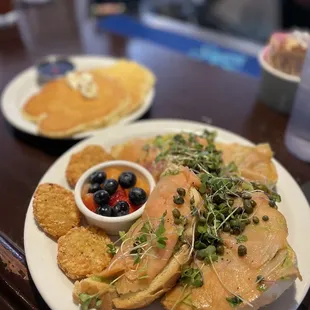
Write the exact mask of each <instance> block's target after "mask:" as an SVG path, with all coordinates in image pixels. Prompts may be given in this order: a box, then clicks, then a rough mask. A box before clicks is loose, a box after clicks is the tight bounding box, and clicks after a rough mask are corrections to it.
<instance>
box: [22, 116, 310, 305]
mask: <svg viewBox="0 0 310 310" xmlns="http://www.w3.org/2000/svg"><path fill="white" fill-rule="evenodd" d="M204 129H209V130H217V132H218V140H219V141H222V142H236V143H240V144H243V145H252V143H251V142H249V141H248V140H246V139H244V138H242V137H240V136H238V135H236V134H233V133H231V132H229V131H226V130H223V129H220V128H216V127H211V126H207V125H205V124H201V123H195V122H189V121H177V120H153V121H141V122H138V123H135V124H130V125H127V126H126V128H123V127H121V126H120V127H118V128H113V129H112V128H110V129H106V130H103V131H102V132H101V133H99V134H98V135H96V136H94V137H92V138H90V139H87V140H84V141H82V142H80V143H78V144H77V145H75V146H74V147H73V148H71V149H70V150H68V151H67V152H66V153H65V154H63V155H62V156H61V157H60V158H59V159H58V160H57V161H56V162H55V163H54V164H53V165H52V166H51V167H50V169H49V170H48V171H47V172H46V174H45V175H44V176H43V178H42V179H41V181H40V183H43V182H55V183H58V184H60V185H62V186H66V187H67V183H66V180H65V174H64V171H65V168H66V166H67V164H68V161H69V159H70V156H71V155H72V154H73V153H75V152H77V151H79V150H81V149H82V148H84V147H85V146H87V145H89V144H100V145H103V146H105V147H106V148H107V149H109V148H110V147H111V146H113V145H115V144H119V143H122V142H125V141H127V140H129V139H132V138H135V137H146V136H155V135H158V134H164V133H169V132H171V133H173V132H180V131H187V132H189V131H190V132H201V131H202V130H204ZM274 163H275V165H276V168H277V171H278V175H279V181H278V184H277V188H278V191H279V194H280V195H281V196H282V202H281V203H280V204H279V210H280V211H281V212H283V214H284V215H285V217H286V220H287V223H288V230H289V237H288V240H289V243H290V244H291V246H292V247H293V248H294V250H295V252H296V254H297V258H298V265H299V269H300V272H301V274H302V276H303V281H302V282H301V281H299V280H296V282H295V284H294V285H293V286H292V287H291V288H290V289H289V290H288V291H286V292H285V293H284V294H283V295H282V296H281V297H280V298H279V299H278V300H277V301H276V302H274V303H273V304H271V305H269V306H267V307H265V308H264V309H266V310H279V309H281V310H295V309H297V308H298V305H299V304H300V303H301V302H302V300H303V298H304V297H305V294H306V293H307V291H308V288H309V285H310V264H309V261H310V243H309V242H307V241H306V240H307V237H308V236H309V235H310V225H309V223H310V209H309V205H308V202H307V200H306V198H305V196H304V195H303V193H302V191H301V189H300V188H299V186H298V185H297V183H296V182H295V180H294V179H293V178H292V176H291V175H290V174H289V173H288V172H287V171H286V170H285V168H284V167H283V166H282V165H281V164H279V163H278V162H277V161H274ZM24 244H25V252H26V258H27V263H28V267H29V270H30V273H31V276H32V278H33V280H34V283H35V284H36V286H37V288H38V290H39V292H40V293H41V295H42V297H43V298H44V299H45V301H46V302H47V304H48V305H49V306H50V308H51V309H52V310H63V309H66V310H77V309H78V307H77V306H76V305H74V304H73V302H72V298H71V295H72V287H73V284H72V282H71V281H70V280H69V279H67V277H66V276H65V275H64V274H63V273H62V272H61V271H60V269H59V268H58V266H57V244H56V243H55V242H54V241H53V240H52V239H50V238H48V237H47V236H46V235H45V234H44V233H43V232H42V231H41V230H40V229H39V228H38V226H37V225H36V223H35V221H34V218H33V210H32V201H31V202H30V204H29V208H28V212H27V216H26V220H25V231H24ZM47 279H48V280H47ZM51 287H53V289H51ZM149 309H151V310H156V309H162V308H161V306H160V305H159V303H158V302H155V303H153V304H152V305H151V306H150V307H149Z"/></svg>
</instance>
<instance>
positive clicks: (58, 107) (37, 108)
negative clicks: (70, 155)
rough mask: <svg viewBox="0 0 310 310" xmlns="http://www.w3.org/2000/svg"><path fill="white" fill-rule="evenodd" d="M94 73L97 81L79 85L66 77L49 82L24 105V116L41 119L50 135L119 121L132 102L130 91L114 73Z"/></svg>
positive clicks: (40, 122)
mask: <svg viewBox="0 0 310 310" xmlns="http://www.w3.org/2000/svg"><path fill="white" fill-rule="evenodd" d="M90 74H91V76H92V79H93V84H87V83H84V84H82V85H81V86H80V88H79V89H76V88H74V87H72V86H70V85H68V81H67V79H66V78H61V79H58V80H55V81H52V82H49V83H47V84H46V85H45V86H44V87H43V88H42V90H41V91H40V92H39V93H38V94H36V95H34V96H33V97H31V98H30V100H29V101H28V102H27V103H26V105H25V106H24V107H23V114H24V116H25V117H26V118H28V119H30V120H32V121H36V122H38V129H39V132H40V133H42V134H44V135H45V136H49V137H65V136H70V135H72V134H75V133H77V132H80V131H83V130H87V129H90V128H96V127H100V126H104V125H106V124H110V123H113V122H115V120H117V119H119V118H120V117H121V115H122V114H123V111H124V110H125V109H127V106H128V105H129V103H130V97H129V94H128V91H127V90H126V89H125V87H124V86H122V83H121V82H119V81H118V80H117V79H115V78H113V77H110V76H107V75H102V74H99V73H96V72H93V71H92V72H91V73H90ZM94 85H96V86H95V90H94ZM94 91H95V92H94ZM91 92H93V93H91ZM89 94H90V95H89Z"/></svg>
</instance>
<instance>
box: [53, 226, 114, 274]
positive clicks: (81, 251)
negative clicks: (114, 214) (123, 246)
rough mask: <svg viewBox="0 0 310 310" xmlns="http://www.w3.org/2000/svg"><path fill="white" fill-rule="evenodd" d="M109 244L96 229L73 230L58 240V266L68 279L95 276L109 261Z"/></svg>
mask: <svg viewBox="0 0 310 310" xmlns="http://www.w3.org/2000/svg"><path fill="white" fill-rule="evenodd" d="M109 243H111V240H110V238H109V237H108V236H107V235H106V233H105V232H104V231H102V230H100V229H98V228H94V227H86V228H85V227H76V228H73V229H71V230H70V231H69V232H68V233H67V234H66V235H65V236H63V237H61V238H59V240H58V255H57V261H58V265H59V267H60V269H62V270H63V272H64V273H65V274H66V275H67V277H69V278H70V279H81V278H85V277H88V276H91V275H94V274H97V273H99V272H101V271H103V270H104V269H105V268H106V267H107V266H108V264H109V263H110V261H111V255H110V254H108V252H107V250H108V247H107V244H109Z"/></svg>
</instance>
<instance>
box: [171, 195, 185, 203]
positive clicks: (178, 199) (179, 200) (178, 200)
mask: <svg viewBox="0 0 310 310" xmlns="http://www.w3.org/2000/svg"><path fill="white" fill-rule="evenodd" d="M173 202H174V203H175V204H176V205H182V204H183V203H184V198H183V197H181V196H173Z"/></svg>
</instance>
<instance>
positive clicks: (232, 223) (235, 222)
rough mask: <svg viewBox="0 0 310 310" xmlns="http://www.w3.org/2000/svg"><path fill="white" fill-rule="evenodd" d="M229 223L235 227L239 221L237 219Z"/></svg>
mask: <svg viewBox="0 0 310 310" xmlns="http://www.w3.org/2000/svg"><path fill="white" fill-rule="evenodd" d="M229 224H230V226H231V227H234V226H237V225H238V222H237V220H230V221H229Z"/></svg>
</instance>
